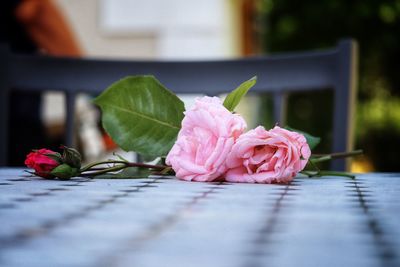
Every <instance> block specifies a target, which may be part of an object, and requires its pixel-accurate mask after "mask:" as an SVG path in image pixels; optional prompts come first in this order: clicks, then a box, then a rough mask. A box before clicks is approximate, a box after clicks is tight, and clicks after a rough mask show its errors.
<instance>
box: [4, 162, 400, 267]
mask: <svg viewBox="0 0 400 267" xmlns="http://www.w3.org/2000/svg"><path fill="white" fill-rule="evenodd" d="M0 222H1V227H0V266H40V267H44V266H140V267H146V266H151V267H153V266H171V267H172V266H173V267H179V266H185V267H186V266H201V267H204V266H218V267H223V266H227V267H228V266H229V267H235V266H238V267H242V266H243V267H245V266H246V267H247V266H250V267H257V266H296V267H299V266H307V267H309V266H335V267H336V266H363V267H367V266H400V260H399V259H400V227H399V223H400V174H389V173H387V174H382V173H371V174H362V175H358V176H357V179H355V180H351V179H348V178H341V177H325V178H319V179H315V178H312V179H311V178H305V177H297V178H296V179H295V180H294V182H292V183H291V184H289V185H260V184H231V183H197V182H184V181H180V180H177V179H175V178H174V177H157V176H153V177H150V178H146V179H134V180H133V179H123V180H122V179H119V180H105V179H94V180H91V179H87V178H75V179H72V180H70V181H52V180H43V179H40V178H37V177H30V176H27V175H26V173H24V172H23V170H22V169H15V168H2V169H0Z"/></svg>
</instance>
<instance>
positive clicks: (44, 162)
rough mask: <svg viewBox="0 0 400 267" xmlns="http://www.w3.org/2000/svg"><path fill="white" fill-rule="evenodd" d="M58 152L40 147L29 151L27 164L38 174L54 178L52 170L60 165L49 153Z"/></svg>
mask: <svg viewBox="0 0 400 267" xmlns="http://www.w3.org/2000/svg"><path fill="white" fill-rule="evenodd" d="M55 153H56V152H54V151H51V150H49V149H45V148H42V149H39V150H35V151H33V152H31V153H29V154H28V155H27V156H26V159H25V165H26V166H27V167H29V168H32V169H34V170H35V174H36V175H37V176H41V177H43V178H54V175H52V174H50V172H51V171H52V170H53V169H54V168H55V167H57V166H58V165H60V163H58V162H57V161H56V160H54V159H52V158H51V157H49V156H48V154H55Z"/></svg>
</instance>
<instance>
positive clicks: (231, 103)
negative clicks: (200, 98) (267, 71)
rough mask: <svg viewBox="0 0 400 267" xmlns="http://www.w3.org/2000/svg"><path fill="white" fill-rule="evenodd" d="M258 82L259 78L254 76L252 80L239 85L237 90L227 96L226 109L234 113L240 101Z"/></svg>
mask: <svg viewBox="0 0 400 267" xmlns="http://www.w3.org/2000/svg"><path fill="white" fill-rule="evenodd" d="M256 82H257V76H254V77H253V78H251V79H250V80H247V81H245V82H243V83H242V84H241V85H239V86H238V87H237V88H236V89H235V90H233V91H232V92H231V93H230V94H228V95H227V96H226V98H225V100H224V107H226V108H227V109H228V110H229V111H231V112H233V111H234V110H235V108H236V106H237V105H238V104H239V102H240V100H241V99H242V98H243V97H244V96H245V95H246V94H247V92H248V91H249V90H250V88H251V87H253V86H254V85H255V84H256Z"/></svg>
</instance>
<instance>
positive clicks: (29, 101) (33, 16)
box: [0, 0, 82, 166]
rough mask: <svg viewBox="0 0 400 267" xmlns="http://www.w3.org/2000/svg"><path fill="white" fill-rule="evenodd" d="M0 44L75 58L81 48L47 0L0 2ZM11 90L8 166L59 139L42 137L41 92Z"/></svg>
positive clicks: (17, 51) (31, 51)
mask: <svg viewBox="0 0 400 267" xmlns="http://www.w3.org/2000/svg"><path fill="white" fill-rule="evenodd" d="M0 43H6V44H7V45H8V46H9V48H10V50H11V51H12V52H14V53H31V54H33V53H43V54H48V55H53V56H71V57H79V56H81V55H82V51H81V49H80V48H79V45H78V43H77V42H76V39H75V37H74V35H73V33H72V31H71V29H70V27H69V26H68V24H67V22H66V21H65V19H64V17H63V15H62V13H61V12H60V10H59V9H58V8H57V6H56V5H55V4H54V3H53V2H52V1H51V0H4V1H0ZM14 89H16V90H12V93H11V98H10V99H11V100H10V101H11V102H10V105H9V106H10V110H9V114H10V120H9V142H8V143H9V147H8V151H9V156H8V158H9V160H8V161H9V162H8V164H7V165H9V166H21V165H23V162H24V159H25V156H26V154H27V153H28V152H29V151H30V150H31V149H32V148H40V147H49V148H51V147H55V146H56V147H57V146H58V145H59V144H60V140H53V142H51V141H50V140H48V138H46V133H45V130H44V126H43V123H42V122H41V119H40V114H41V112H40V111H41V110H40V107H41V95H40V94H39V93H34V92H23V91H18V90H17V89H18V88H14Z"/></svg>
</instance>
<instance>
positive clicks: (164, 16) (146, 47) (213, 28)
mask: <svg viewBox="0 0 400 267" xmlns="http://www.w3.org/2000/svg"><path fill="white" fill-rule="evenodd" d="M55 2H56V3H57V4H58V5H59V7H61V9H62V11H63V12H64V14H65V15H66V17H67V19H68V20H69V22H70V24H71V26H72V28H73V30H74V32H75V33H76V35H77V37H78V40H79V42H80V44H81V46H82V47H83V49H84V51H85V52H86V54H87V55H88V56H101V57H104V56H106V57H119V58H179V59H182V58H226V57H233V56H236V55H238V43H239V41H238V34H237V30H238V29H237V25H238V23H232V22H234V21H235V18H234V17H235V11H234V9H235V5H234V2H235V0H201V1H200V0H55Z"/></svg>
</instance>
